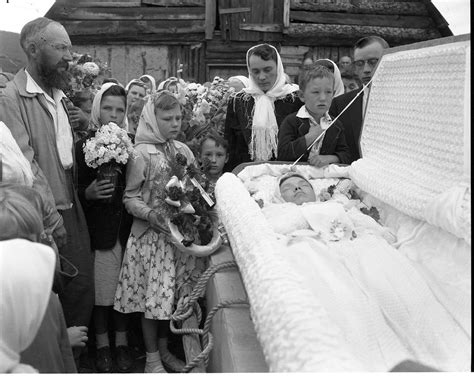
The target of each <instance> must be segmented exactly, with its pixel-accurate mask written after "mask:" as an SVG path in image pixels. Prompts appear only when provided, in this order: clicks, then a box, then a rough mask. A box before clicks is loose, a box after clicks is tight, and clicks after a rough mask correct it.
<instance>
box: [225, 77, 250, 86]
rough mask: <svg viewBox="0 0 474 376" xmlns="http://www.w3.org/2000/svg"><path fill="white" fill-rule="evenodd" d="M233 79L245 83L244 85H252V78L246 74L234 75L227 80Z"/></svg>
mask: <svg viewBox="0 0 474 376" xmlns="http://www.w3.org/2000/svg"><path fill="white" fill-rule="evenodd" d="M233 80H238V81H240V82H242V84H243V85H244V87H249V85H250V79H249V78H248V77H246V76H232V77H229V79H228V80H227V81H229V82H230V81H233Z"/></svg>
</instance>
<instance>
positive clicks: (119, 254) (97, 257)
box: [76, 83, 133, 372]
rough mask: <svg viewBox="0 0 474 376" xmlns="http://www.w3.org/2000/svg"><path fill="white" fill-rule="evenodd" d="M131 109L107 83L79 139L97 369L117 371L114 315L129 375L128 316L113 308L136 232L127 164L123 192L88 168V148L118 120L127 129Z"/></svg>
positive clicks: (119, 358)
mask: <svg viewBox="0 0 474 376" xmlns="http://www.w3.org/2000/svg"><path fill="white" fill-rule="evenodd" d="M126 106H127V97H126V94H125V90H124V89H123V88H122V87H121V86H120V85H117V84H114V83H106V84H104V85H102V88H101V89H100V91H99V92H98V93H97V94H96V95H95V97H94V101H93V103H92V112H91V120H90V124H89V129H90V131H89V135H88V136H87V137H86V138H85V139H82V140H81V141H79V142H78V145H77V147H76V161H77V165H78V183H79V199H80V200H81V204H82V207H83V208H84V213H85V215H86V221H87V227H88V229H89V235H90V240H91V246H92V249H93V250H94V283H95V305H94V310H93V321H94V329H95V336H96V347H97V352H96V368H97V370H98V371H99V372H111V371H112V369H113V361H112V353H111V348H110V345H109V334H108V328H109V317H111V318H113V323H114V326H115V358H116V363H117V369H118V371H120V372H125V371H127V370H129V369H130V367H131V366H132V365H133V358H132V356H131V352H130V348H129V347H128V340H127V318H126V316H125V315H124V314H122V313H120V312H116V311H114V310H113V309H112V306H113V304H114V297H115V290H116V288H117V283H118V277H119V273H120V267H121V264H122V259H123V249H124V247H125V243H126V241H127V239H128V235H129V233H130V227H131V217H130V216H129V215H128V213H127V212H126V211H125V210H124V207H123V203H122V195H123V190H124V187H125V169H126V166H125V165H123V164H122V165H120V166H121V173H120V174H119V176H118V182H117V188H114V185H113V184H112V183H111V182H109V181H108V180H105V179H104V180H97V169H95V168H91V167H88V166H87V165H86V162H85V156H84V151H83V145H84V144H85V142H86V141H87V140H88V139H89V138H91V137H93V136H94V135H95V133H96V131H97V130H98V129H100V128H101V127H102V125H104V124H108V123H109V122H113V123H116V124H117V125H118V126H119V127H121V128H124V126H125V123H124V119H125V110H126V108H127V107H126ZM114 191H115V193H114ZM113 193H114V194H113ZM112 194H113V196H112ZM109 198H112V202H106V201H105V200H107V199H109Z"/></svg>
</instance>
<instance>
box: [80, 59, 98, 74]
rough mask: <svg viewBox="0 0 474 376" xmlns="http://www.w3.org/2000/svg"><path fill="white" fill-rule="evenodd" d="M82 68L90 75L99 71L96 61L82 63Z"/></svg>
mask: <svg viewBox="0 0 474 376" xmlns="http://www.w3.org/2000/svg"><path fill="white" fill-rule="evenodd" d="M82 69H83V70H84V72H85V73H86V74H89V75H91V76H98V75H99V72H100V68H99V66H98V65H97V64H96V63H93V62H92V61H89V62H87V63H84V64H83V65H82Z"/></svg>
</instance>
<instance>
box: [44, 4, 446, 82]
mask: <svg viewBox="0 0 474 376" xmlns="http://www.w3.org/2000/svg"><path fill="white" fill-rule="evenodd" d="M46 17H49V18H52V19H54V20H57V21H59V22H61V23H62V24H63V25H64V26H65V28H66V29H67V31H68V33H69V35H70V37H71V41H72V43H73V45H74V50H75V51H77V52H87V53H89V54H91V55H92V56H94V57H97V58H99V59H100V60H101V61H103V62H107V63H108V65H109V67H110V68H111V74H112V76H114V77H116V78H117V79H119V80H120V81H121V82H123V83H126V82H128V80H130V79H132V78H135V77H138V76H140V75H142V74H150V75H152V76H154V77H155V78H156V79H157V80H158V81H160V80H162V79H164V78H166V77H169V76H176V74H177V70H178V69H179V67H180V65H181V64H182V69H183V71H182V76H183V78H185V79H188V80H196V81H198V82H204V81H206V80H209V79H212V78H213V77H214V76H215V75H219V76H221V77H224V78H225V77H229V76H231V75H234V74H247V70H246V66H245V52H246V51H247V49H248V48H250V47H251V46H252V45H255V44H257V43H261V42H268V43H271V44H273V45H274V46H276V47H277V48H278V49H279V50H280V53H281V56H282V60H283V64H284V66H285V69H286V72H287V73H288V74H289V75H290V76H292V77H294V76H296V75H297V71H298V67H299V65H300V63H301V59H302V56H303V54H304V53H305V52H306V51H308V50H309V49H310V48H312V51H313V54H314V56H315V57H316V58H330V59H332V60H334V61H338V60H339V57H340V56H343V55H350V53H351V47H352V45H353V44H354V42H355V41H356V40H357V39H358V38H360V37H363V36H367V35H372V34H375V35H379V36H381V37H383V38H385V39H386V40H387V41H388V43H389V44H390V46H392V47H393V46H399V45H404V44H408V43H413V42H418V41H424V40H429V39H435V38H440V37H444V36H450V35H452V32H451V31H450V29H449V27H448V24H447V22H446V20H445V19H444V18H443V17H442V15H441V14H440V13H439V12H438V10H437V9H436V8H435V6H434V5H433V4H432V3H431V1H429V0H401V1H398V0H381V1H369V0H258V1H257V0H56V3H55V4H54V5H53V6H52V8H51V9H50V10H49V11H48V13H47V14H46Z"/></svg>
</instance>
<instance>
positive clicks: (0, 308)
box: [0, 239, 56, 373]
mask: <svg viewBox="0 0 474 376" xmlns="http://www.w3.org/2000/svg"><path fill="white" fill-rule="evenodd" d="M55 263H56V255H55V254H54V251H53V250H52V249H51V248H50V247H48V246H45V245H42V244H38V243H33V242H30V241H28V240H24V239H13V240H6V241H2V242H0V285H1V286H2V293H1V294H0V325H1V326H0V333H1V335H0V372H1V373H36V372H37V370H36V369H34V368H33V367H31V366H29V365H27V364H22V363H20V352H21V351H23V350H25V349H26V348H27V347H28V346H29V345H30V344H31V343H32V342H33V339H34V338H35V336H36V333H37V331H38V329H39V328H40V325H41V323H42V321H43V316H44V314H45V312H46V308H47V306H48V302H49V299H50V295H51V287H52V285H53V275H54V268H55Z"/></svg>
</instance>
